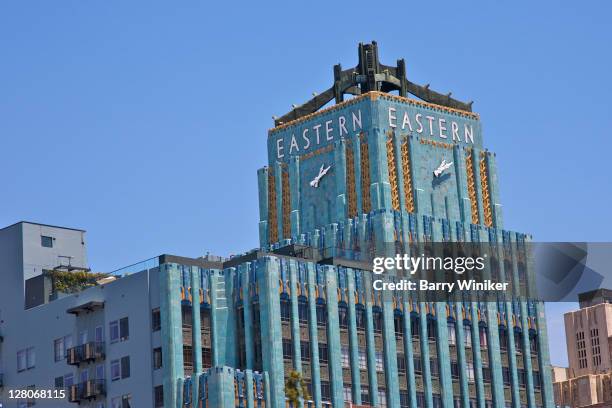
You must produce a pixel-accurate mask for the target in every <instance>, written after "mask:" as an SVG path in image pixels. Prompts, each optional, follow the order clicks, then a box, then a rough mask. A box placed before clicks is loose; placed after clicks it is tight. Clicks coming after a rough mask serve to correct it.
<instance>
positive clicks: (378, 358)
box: [376, 351, 384, 373]
mask: <svg viewBox="0 0 612 408" xmlns="http://www.w3.org/2000/svg"><path fill="white" fill-rule="evenodd" d="M383 370H384V363H383V355H382V353H381V352H380V351H377V352H376V371H377V372H379V373H382V372H383Z"/></svg>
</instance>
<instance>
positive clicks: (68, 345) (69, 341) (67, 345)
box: [64, 334, 72, 358]
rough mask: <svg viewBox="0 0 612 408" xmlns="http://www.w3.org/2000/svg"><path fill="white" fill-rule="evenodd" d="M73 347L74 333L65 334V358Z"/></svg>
mask: <svg viewBox="0 0 612 408" xmlns="http://www.w3.org/2000/svg"><path fill="white" fill-rule="evenodd" d="M71 348H72V335H71V334H69V335H67V336H64V358H66V356H67V355H68V349H71Z"/></svg>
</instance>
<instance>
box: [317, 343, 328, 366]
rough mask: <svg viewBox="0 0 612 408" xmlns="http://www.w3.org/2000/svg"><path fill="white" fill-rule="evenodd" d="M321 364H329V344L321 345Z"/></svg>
mask: <svg viewBox="0 0 612 408" xmlns="http://www.w3.org/2000/svg"><path fill="white" fill-rule="evenodd" d="M319 363H321V364H327V344H326V343H319Z"/></svg>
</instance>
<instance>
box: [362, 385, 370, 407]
mask: <svg viewBox="0 0 612 408" xmlns="http://www.w3.org/2000/svg"><path fill="white" fill-rule="evenodd" d="M361 402H362V403H363V404H369V403H370V389H369V388H368V387H367V386H361Z"/></svg>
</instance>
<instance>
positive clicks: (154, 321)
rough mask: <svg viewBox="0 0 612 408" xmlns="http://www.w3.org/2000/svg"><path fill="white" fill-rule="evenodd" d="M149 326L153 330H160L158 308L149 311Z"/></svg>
mask: <svg viewBox="0 0 612 408" xmlns="http://www.w3.org/2000/svg"><path fill="white" fill-rule="evenodd" d="M151 326H152V329H153V331H158V330H161V313H160V311H159V308H157V309H153V311H152V313H151Z"/></svg>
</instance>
